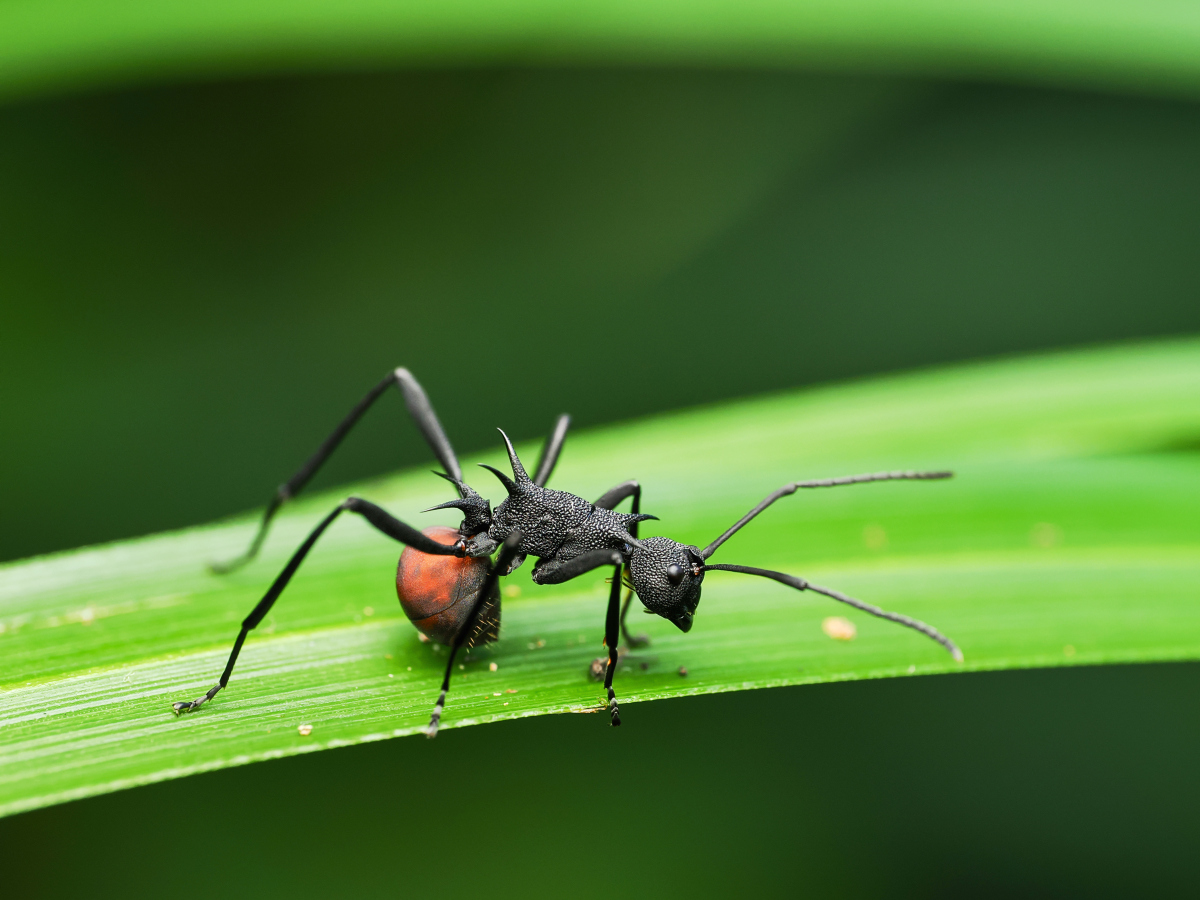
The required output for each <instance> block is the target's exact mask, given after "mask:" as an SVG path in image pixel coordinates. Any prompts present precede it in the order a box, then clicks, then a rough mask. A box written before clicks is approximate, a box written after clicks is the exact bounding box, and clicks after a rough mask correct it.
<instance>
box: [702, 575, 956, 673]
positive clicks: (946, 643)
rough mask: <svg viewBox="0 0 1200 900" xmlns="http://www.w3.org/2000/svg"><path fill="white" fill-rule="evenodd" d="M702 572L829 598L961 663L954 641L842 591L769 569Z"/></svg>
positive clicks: (916, 621) (930, 627)
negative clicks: (917, 636)
mask: <svg viewBox="0 0 1200 900" xmlns="http://www.w3.org/2000/svg"><path fill="white" fill-rule="evenodd" d="M704 568H705V569H706V570H711V569H717V570H720V571H723V572H741V573H742V574H743V575H761V576H762V577H763V578H770V579H773V580H774V581H778V582H779V583H780V584H786V585H787V586H788V587H793V588H795V589H796V590H798V591H816V592H817V593H818V594H824V595H825V596H826V597H831V598H833V599H834V600H838V601H840V602H842V603H845V604H848V605H849V606H853V607H854V608H855V609H861V610H862V611H863V612H865V613H870V614H871V615H873V616H877V617H878V618H880V619H887V620H888V621H889V622H895V623H896V624H897V625H903V626H905V627H906V628H911V629H913V630H914V631H919V632H921V634H923V635H925V636H926V637H927V638H931V639H933V640H935V641H937V642H938V643H939V644H941V645H942V646H943V647H945V648H946V650H947V651H948V652H949V653H950V655H951V656H953V657H954V660H955V662H962V661H963V654H962V651H961V650H959V649H958V645H957V644H956V643H954V641H952V640H950V638H948V637H946V636H945V635H944V634H942V633H941V632H940V631H938V630H937V629H936V628H934V627H933V626H932V625H926V624H925V623H924V622H922V621H920V620H919V619H913V618H910V617H908V616H903V615H900V613H893V612H888V611H887V610H885V609H880V608H879V607H878V606H874V605H872V604H870V603H864V602H863V601H862V600H856V599H854V598H853V597H849V596H847V595H846V594H843V593H842V592H841V591H835V590H833V589H832V588H827V587H821V586H820V585H818V584H813V583H812V582H810V581H805V580H804V579H803V578H797V577H796V576H795V575H787V574H785V573H783V572H775V571H772V570H771V569H756V568H754V567H753V566H732V565H722V564H720V563H715V564H712V565H706V566H705V567H704Z"/></svg>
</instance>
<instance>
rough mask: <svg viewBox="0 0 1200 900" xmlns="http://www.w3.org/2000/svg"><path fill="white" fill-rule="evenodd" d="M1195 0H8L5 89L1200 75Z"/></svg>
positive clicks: (1, 18) (1, 87)
mask: <svg viewBox="0 0 1200 900" xmlns="http://www.w3.org/2000/svg"><path fill="white" fill-rule="evenodd" d="M1198 46H1200V13H1198V12H1197V9H1196V7H1195V5H1194V4H1191V3H1185V2H1179V0H1144V2H1141V3H1131V2H1127V0H1122V2H1118V0H1094V2H1083V0H1038V2H1035V0H1006V2H999V0H988V2H984V0H977V2H966V0H800V2H797V0H754V2H731V0H709V2H692V3H680V2H677V0H637V2H631V0H438V2H431V0H387V2H381V0H310V2H308V3H304V4H296V3H291V2H284V0H253V2H246V0H205V2H183V0H6V2H5V3H3V4H0V92H8V93H15V92H28V91H31V90H36V89H41V88H44V87H46V86H52V85H62V84H71V83H80V82H84V83H86V82H95V81H111V80H125V79H130V78H146V77H148V76H150V75H159V74H160V73H163V72H173V73H185V72H186V73H193V74H204V75H211V74H213V73H218V72H220V73H229V72H247V71H263V70H278V69H295V68H297V67H305V66H308V67H311V66H317V65H328V66H339V67H345V66H371V65H379V64H389V63H391V64H394V63H397V62H401V63H409V64H412V63H417V64H431V63H433V64H442V65H444V64H447V63H453V64H461V63H469V64H495V63H497V62H519V63H529V62H539V63H563V62H567V63H575V64H579V63H591V64H595V63H607V64H612V63H625V64H627V63H635V64H654V65H662V64H685V65H696V64H702V65H713V64H716V65H734V66H744V65H746V64H751V65H768V66H781V65H784V66H786V65H795V64H808V65H811V64H814V63H817V64H823V65H830V64H832V65H835V66H838V67H850V68H853V69H859V70H862V69H869V70H875V71H878V70H880V69H885V70H897V69H899V70H911V71H922V72H940V73H949V74H954V75H962V74H967V75H980V74H983V75H989V76H1000V77H1006V78H1013V77H1015V78H1018V79H1021V80H1034V81H1043V82H1051V83H1063V82H1068V83H1091V84H1097V83H1098V84H1105V85H1110V86H1120V87H1129V86H1131V85H1132V86H1137V87H1152V88H1156V89H1159V90H1161V89H1164V88H1165V89H1167V90H1178V89H1184V90H1194V89H1195V88H1196V86H1197V84H1198V83H1200V54H1197V52H1196V50H1197V47H1198Z"/></svg>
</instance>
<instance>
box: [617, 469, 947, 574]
mask: <svg viewBox="0 0 1200 900" xmlns="http://www.w3.org/2000/svg"><path fill="white" fill-rule="evenodd" d="M952 477H954V473H953V472H912V471H906V472H872V473H870V474H868V475H846V476H844V477H842V478H819V479H817V480H815V481H793V482H792V483H791V484H785V485H784V486H783V487H781V488H780V489H779V490H777V491H773V492H772V493H770V494H767V496H766V497H764V498H763V500H762V502H761V503H759V504H758V505H757V506H756V507H754V509H752V510H750V512H748V513H746V514H745V515H744V516H742V517H741V518H740V519H738V520H737V522H735V523H734V524H733V526H732V527H731V528H730V529H729V530H728V531H726V532H725V533H724V534H723V535H721V536H720V537H719V538H717V539H716V540H715V541H713V542H712V543H711V544H709V545H708V546H707V547H705V548H704V549H703V550H702V551H701V552H700V555H701V556H702V557H704V558H705V559H708V558H709V557H710V556H712V555H713V554H714V553H716V552H717V548H718V547H720V546H721V545H722V544H723V543H725V542H726V541H727V540H729V539H730V538H731V537H733V536H734V535H735V534H737V533H738V532H739V531H740V530H741V529H742V528H744V527H745V526H746V525H747V524H748V523H749V522H750V520H751V519H753V518H754V517H755V516H757V515H758V514H759V513H760V512H762V511H763V510H764V509H766V508H767V507H768V506H770V505H771V504H772V503H774V502H775V501H776V500H778V499H779V498H780V497H787V496H788V495H789V494H794V493H796V491H798V490H800V489H801V488H823V487H840V486H841V485H844V484H865V483H866V482H868V481H936V480H938V479H941V478H952ZM605 496H607V494H606V495H605Z"/></svg>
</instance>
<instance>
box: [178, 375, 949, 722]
mask: <svg viewBox="0 0 1200 900" xmlns="http://www.w3.org/2000/svg"><path fill="white" fill-rule="evenodd" d="M393 385H395V386H396V387H398V388H399V389H400V391H401V393H402V394H403V395H404V402H405V405H406V406H407V407H408V411H409V413H410V414H411V415H412V417H413V419H414V420H415V421H416V423H417V426H418V427H419V428H420V429H421V432H422V434H424V436H425V440H426V441H427V442H428V443H429V446H430V447H431V448H432V449H433V453H434V455H435V456H436V457H437V458H438V461H439V462H440V463H441V464H442V467H443V468H444V469H445V472H438V473H436V474H438V475H440V476H441V477H442V478H445V479H446V480H447V481H449V482H450V483H452V484H453V485H454V486H455V488H456V489H457V490H458V499H456V500H451V501H449V502H447V503H442V504H440V505H438V506H435V507H433V509H448V508H452V509H457V510H459V511H461V512H462V514H463V520H462V524H461V525H460V526H459V528H458V530H457V531H453V530H452V529H448V528H444V527H440V528H429V529H426V530H425V531H424V532H422V531H418V530H417V529H416V528H413V527H412V526H411V525H407V524H405V523H404V522H401V521H400V520H399V519H396V518H394V517H393V516H392V515H391V514H389V513H388V512H386V511H385V510H384V509H382V508H381V507H379V506H376V505H375V504H374V503H371V502H369V501H367V500H363V499H361V498H359V497H350V498H348V499H347V500H344V501H343V502H342V503H339V504H338V505H337V507H336V508H335V509H334V510H333V512H331V513H329V515H327V516H326V517H325V518H324V519H322V520H321V522H320V523H319V524H318V525H317V527H316V528H314V529H313V531H312V533H311V534H310V535H309V536H308V538H307V539H306V540H305V541H304V543H303V544H301V545H300V548H299V549H298V550H297V551H296V552H295V553H294V554H293V555H292V558H291V559H290V560H289V561H288V564H287V565H286V566H284V568H283V571H282V572H280V573H279V575H278V577H277V578H276V579H275V581H274V582H273V583H272V584H271V586H270V588H268V590H267V592H266V594H265V595H264V596H263V598H262V600H260V601H259V602H258V605H257V606H255V607H254V609H253V610H252V611H251V613H250V615H248V616H247V617H246V618H245V620H244V621H243V622H242V628H241V631H240V632H238V636H237V639H236V640H235V641H234V643H233V651H232V652H231V653H230V654H229V661H228V662H227V663H226V664H225V671H224V672H223V673H222V674H221V678H220V680H219V681H218V682H217V684H216V685H214V686H213V687H212V688H211V689H210V690H209V691H208V692H207V693H205V694H204V695H203V696H201V697H198V698H196V699H195V700H188V701H184V702H180V703H176V704H174V710H175V713H176V715H178V714H180V713H185V712H191V711H192V710H194V709H196V708H198V707H199V706H200V705H201V704H203V703H205V702H207V701H209V700H211V699H212V698H213V697H214V696H216V694H217V692H218V691H220V690H221V689H222V688H224V687H225V686H226V685H227V684H228V683H229V676H230V674H231V673H232V672H233V666H234V664H235V663H236V662H237V658H238V653H240V652H241V649H242V644H243V643H244V642H245V640H246V636H247V635H248V634H249V633H250V632H251V631H252V630H254V628H255V627H257V625H258V624H259V623H260V622H261V621H262V620H263V618H264V617H265V616H266V614H267V613H268V612H269V611H270V609H271V607H272V606H273V605H274V603H275V601H276V600H277V599H278V598H279V595H280V594H281V593H282V592H283V589H284V588H286V587H287V585H288V582H289V581H291V579H292V576H293V575H295V574H296V570H297V569H299V568H300V564H301V563H302V562H303V561H304V558H305V557H306V556H307V555H308V553H309V551H310V550H312V548H313V545H314V544H316V542H317V540H318V539H319V538H320V537H321V535H322V534H323V533H324V532H325V529H327V528H328V527H329V526H330V525H332V524H333V521H334V520H335V519H336V518H337V517H338V516H339V515H341V514H342V513H343V512H353V513H357V514H358V515H361V516H362V517H363V518H365V519H366V520H367V521H368V522H370V523H371V524H372V525H373V526H375V528H376V529H378V530H379V531H381V532H383V533H384V534H385V535H387V536H388V537H390V538H393V539H395V540H397V541H399V542H400V543H402V544H404V545H406V546H405V550H404V551H403V553H402V554H401V557H400V565H399V567H398V570H397V575H396V586H397V592H398V594H399V595H400V603H401V605H402V606H403V607H404V610H405V613H406V614H407V615H408V617H409V619H411V620H412V621H413V624H414V625H416V627H417V628H418V629H419V630H420V631H421V632H422V633H423V634H425V635H426V636H427V637H431V638H433V639H435V640H439V641H441V642H444V643H448V644H449V645H450V658H449V660H448V661H447V663H446V674H445V677H444V678H443V679H442V690H441V694H440V695H439V696H438V700H437V703H436V705H435V706H434V708H433V715H432V716H431V718H430V721H429V728H428V730H427V731H426V734H428V735H429V736H430V737H433V736H434V735H436V734H437V730H438V725H439V723H440V721H441V716H442V710H443V709H444V707H445V704H446V694H447V692H448V691H449V690H450V675H451V673H452V672H453V669H454V658H455V656H456V655H457V653H458V651H459V650H460V649H461V648H462V647H463V645H464V644H465V645H467V646H468V647H471V646H474V645H475V644H479V643H487V642H489V641H493V640H495V639H496V637H497V635H498V632H499V626H500V590H499V579H500V578H502V577H504V576H506V575H508V574H510V573H511V572H513V571H514V570H515V569H516V568H517V567H518V566H520V565H521V564H522V563H523V562H524V561H525V558H526V557H527V556H533V557H536V558H537V563H536V564H535V565H534V567H533V571H532V573H531V574H532V577H533V581H534V582H535V583H536V584H559V583H561V582H564V581H569V580H570V579H572V578H576V577H577V576H579V575H583V574H584V573H586V572H590V571H592V570H593V569H596V568H599V567H601V566H612V567H613V578H612V588H611V590H610V592H609V598H608V611H607V614H606V616H605V623H604V642H605V646H606V647H607V648H608V665H607V667H606V669H605V673H604V687H605V690H606V691H607V693H608V711H609V715H610V717H611V721H612V724H613V725H620V724H621V716H620V711H619V709H618V706H617V696H616V692H615V691H614V690H613V675H614V673H615V672H616V668H617V659H618V656H617V644H618V642H619V634H620V632H624V634H625V638H626V642H627V643H631V644H632V643H635V642H636V640H637V639H634V638H632V637H631V636H630V635H629V632H628V631H627V630H626V629H625V614H626V613H627V612H628V610H629V603H630V600H631V599H632V596H633V594H634V593H636V594H637V596H638V598H639V599H640V600H641V601H642V603H643V604H644V605H645V607H646V609H647V610H648V611H649V612H651V613H656V614H657V615H660V616H662V617H663V618H665V619H667V620H668V621H670V622H672V623H674V625H675V626H676V627H677V628H679V629H680V630H681V631H684V632H686V631H690V630H691V628H692V622H693V617H694V616H695V614H696V607H697V605H698V604H699V602H700V585H701V582H703V581H704V573H705V572H707V571H712V570H720V571H724V572H741V573H743V574H746V575H760V576H762V577H764V578H771V579H774V580H775V581H778V582H780V583H781V584H785V585H787V586H789V587H792V588H795V589H796V590H799V591H805V590H808V591H815V592H816V593H818V594H824V595H825V596H826V597H831V598H833V599H834V600H839V601H841V602H842V603H846V604H849V605H850V606H853V607H854V608H855V609H860V610H862V611H863V612H866V613H870V614H871V615H873V616H878V617H879V618H881V619H887V620H888V621H891V622H896V623H898V624H900V625H904V626H906V627H908V628H912V629H914V630H916V631H919V632H921V634H924V635H926V636H927V637H929V638H932V639H933V640H935V641H937V642H938V643H939V644H941V645H942V646H943V647H945V648H946V650H948V651H949V652H950V654H951V655H952V656H953V657H954V659H956V660H958V661H960V662H961V661H962V658H963V656H962V651H960V650H959V649H958V647H957V646H956V645H955V643H954V642H953V641H952V640H950V639H949V638H948V637H946V636H945V635H943V634H942V633H941V632H939V631H938V630H937V629H936V628H933V627H932V626H930V625H926V624H925V623H924V622H920V621H917V620H916V619H911V618H909V617H908V616H903V615H899V614H898V613H891V612H887V611H885V610H882V609H880V608H879V607H877V606H873V605H871V604H870V603H864V602H863V601H861V600H856V599H854V598H853V597H848V596H846V595H845V594H842V593H840V592H838V591H835V590H831V589H830V588H825V587H821V586H819V585H816V584H813V583H812V582H809V581H806V580H805V579H803V578H798V577H796V576H794V575H787V574H785V573H783V572H775V571H772V570H770V569H758V568H755V567H753V566H736V565H727V564H715V563H710V562H708V559H709V558H710V557H711V556H712V555H713V553H715V552H716V551H717V549H718V548H719V547H720V546H721V545H722V544H723V543H725V542H726V541H727V540H729V538H730V537H732V536H733V535H734V534H735V533H736V532H737V531H739V530H740V529H741V528H743V527H745V526H746V525H747V524H748V523H749V522H750V520H751V519H753V518H754V517H755V516H757V515H758V514H759V513H761V512H762V511H763V510H765V509H766V508H767V507H768V506H770V505H771V504H772V503H774V502H775V501H776V500H778V499H779V498H780V497H786V496H788V495H789V494H793V493H795V492H796V491H797V490H799V489H801V488H819V487H835V486H838V485H846V484H861V483H863V482H868V481H894V480H901V479H903V480H932V479H940V478H949V477H950V476H951V474H952V473H950V472H907V471H906V472H878V473H874V474H869V475H850V476H847V477H845V478H828V479H823V480H818V481H795V482H792V483H790V484H785V485H784V486H783V487H781V488H779V490H777V491H774V492H773V493H771V494H768V495H767V496H766V497H765V498H764V499H763V500H762V502H760V503H759V504H758V505H757V506H755V507H754V508H753V509H751V510H750V511H749V512H748V513H746V515H744V516H742V517H741V518H740V519H738V521H737V522H735V523H734V524H733V525H732V526H731V527H730V528H729V529H728V530H726V531H725V533H724V534H722V535H721V536H720V537H718V538H717V539H716V540H715V541H713V542H712V543H711V544H709V545H708V546H707V547H705V548H704V549H703V550H701V549H700V548H699V547H694V546H692V545H690V544H680V543H678V542H676V541H673V540H670V539H669V538H665V537H650V538H646V539H644V540H642V539H639V538H638V523H639V522H642V521H645V520H647V519H654V518H657V517H655V516H649V515H645V514H643V513H642V512H641V496H642V489H641V485H640V484H639V483H638V482H637V481H633V480H631V481H626V482H623V483H621V484H618V485H617V486H616V487H614V488H612V489H611V490H609V491H607V492H605V494H604V495H603V496H601V497H600V498H599V499H597V500H596V501H595V502H594V503H591V502H588V501H587V500H584V499H583V498H582V497H578V496H576V495H575V494H569V493H567V492H565V491H555V490H550V489H548V488H546V486H545V485H546V482H547V481H549V479H550V474H551V472H553V471H554V466H555V463H556V462H557V461H558V457H559V454H560V453H561V452H562V447H563V442H564V441H565V440H566V434H567V428H568V427H569V426H570V421H571V420H570V417H569V416H566V415H563V416H560V417H559V419H558V421H557V423H556V424H555V427H554V430H553V431H552V432H551V434H550V437H549V439H548V440H547V441H546V444H545V446H544V447H543V448H542V454H541V458H540V459H539V460H538V464H537V466H536V468H535V470H534V476H533V477H532V478H530V477H529V474H528V473H527V472H526V471H525V467H524V466H523V465H522V464H521V460H520V459H518V457H517V453H516V451H515V450H514V449H513V445H512V442H511V441H510V440H509V439H508V435H506V434H504V432H503V431H501V432H500V434H501V436H502V437H503V438H504V446H505V448H506V449H507V451H508V459H509V463H510V465H511V467H512V477H511V478H509V477H508V476H507V475H506V474H504V473H503V472H501V471H499V470H498V469H494V468H492V467H491V466H487V465H485V466H483V468H485V469H487V470H488V471H490V472H491V473H492V474H493V475H495V476H496V478H497V479H499V481H500V483H501V485H503V487H504V489H505V491H506V493H507V494H508V496H507V497H506V498H505V500H504V501H503V502H502V503H501V504H500V505H499V506H498V507H496V509H495V510H494V511H493V510H492V507H491V503H490V502H489V501H487V500H485V499H484V498H483V497H481V496H480V495H479V494H478V493H476V492H475V491H474V490H473V489H472V488H471V487H470V486H469V485H467V483H466V482H465V481H464V480H463V477H462V469H461V468H460V467H459V464H458V458H457V457H456V456H455V455H454V449H453V448H452V447H451V446H450V440H449V438H447V437H446V432H445V431H444V430H443V429H442V426H441V423H440V422H438V418H437V414H436V413H434V411H433V406H432V405H431V404H430V402H429V398H428V397H427V396H426V394H425V391H424V389H423V388H422V387H421V385H420V384H419V383H418V382H417V380H416V379H415V378H414V377H413V376H412V373H410V372H409V371H408V370H407V369H404V368H400V369H396V370H395V371H393V372H390V373H389V374H388V375H387V377H386V378H384V379H383V380H382V381H381V382H379V384H377V385H375V387H373V388H372V389H371V391H370V392H369V393H368V394H367V395H366V396H365V397H364V398H363V399H362V400H361V401H360V402H359V403H358V405H357V406H355V407H354V409H352V410H351V411H350V414H349V415H347V416H346V418H345V419H343V420H342V422H341V424H340V425H338V426H337V428H335V429H334V431H333V433H332V434H331V435H329V437H328V438H326V439H325V441H324V443H322V444H321V446H320V447H318V448H317V451H316V452H315V453H314V454H313V455H312V456H311V457H310V458H309V460H308V461H307V462H306V463H305V464H304V465H303V466H301V467H300V470H299V471H298V472H297V473H296V474H295V475H293V476H292V477H291V479H290V480H288V481H287V482H286V483H285V484H283V485H280V487H279V488H278V489H277V490H276V492H275V496H274V497H273V498H272V499H271V502H270V503H269V504H268V505H267V508H266V511H265V512H264V513H263V517H262V522H261V523H260V525H259V528H258V531H257V533H256V534H255V536H254V539H253V540H252V541H251V543H250V546H249V548H248V549H247V550H246V552H245V553H244V554H242V555H241V556H240V557H238V558H236V559H234V560H231V561H229V562H226V563H221V564H213V566H212V568H213V570H214V571H216V572H218V573H223V572H229V571H232V570H233V569H235V568H237V567H239V566H241V565H244V564H245V563H247V562H249V561H250V560H251V559H253V558H254V556H255V555H256V554H257V553H258V550H259V548H260V547H261V546H262V543H263V540H264V538H265V537H266V535H267V530H268V529H269V527H270V524H271V519H272V518H273V517H274V515H275V513H276V512H278V510H279V508H280V507H281V506H282V505H283V504H284V503H286V502H287V501H288V500H290V499H291V498H293V497H295V496H296V495H297V494H298V493H299V492H300V491H301V490H302V489H303V488H304V486H305V485H306V484H307V483H308V481H309V480H310V479H311V478H312V477H313V475H315V474H316V472H317V470H318V469H319V468H320V467H321V465H322V463H324V462H325V460H327V459H328V458H329V457H330V456H331V455H332V454H333V452H334V450H336V449H337V446H338V445H339V444H340V443H341V442H342V439H343V438H345V436H346V435H347V433H348V432H349V431H350V429H351V428H353V427H354V424H355V423H356V422H357V421H358V420H359V419H360V418H362V416H363V414H364V413H365V412H366V411H367V410H368V409H369V408H370V407H371V405H372V404H373V403H374V402H375V401H376V400H377V399H379V397H380V396H382V395H383V393H384V392H385V391H386V390H387V389H388V388H389V387H391V386H393ZM627 498H632V512H631V513H628V514H626V513H619V512H616V511H615V510H614V508H615V507H616V506H617V504H619V503H621V502H622V501H623V500H625V499H627ZM497 549H498V550H499V553H496V551H497ZM493 553H496V556H495V560H494V561H492V558H491V557H492V554H493ZM422 554H426V555H428V556H435V557H439V559H432V560H431V559H428V557H427V556H423V555H422ZM623 573H624V577H622V574H623ZM622 583H626V584H628V585H629V586H630V587H631V591H630V593H629V594H627V595H626V598H625V604H624V608H622V606H621V586H622Z"/></svg>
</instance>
